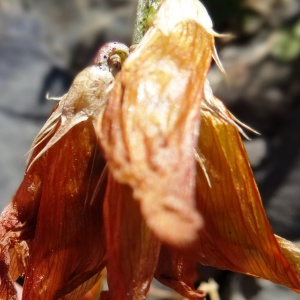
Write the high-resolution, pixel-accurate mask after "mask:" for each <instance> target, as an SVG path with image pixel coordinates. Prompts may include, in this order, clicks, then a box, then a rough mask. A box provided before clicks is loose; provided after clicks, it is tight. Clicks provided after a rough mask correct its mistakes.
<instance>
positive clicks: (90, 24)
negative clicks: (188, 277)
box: [0, 0, 300, 300]
mask: <svg viewBox="0 0 300 300" xmlns="http://www.w3.org/2000/svg"><path fill="white" fill-rule="evenodd" d="M203 3H204V4H205V5H206V6H207V8H208V10H209V12H210V14H211V17H212V19H213V20H214V23H215V29H216V30H217V31H219V32H231V33H233V34H234V35H235V38H234V39H230V40H228V39H227V40H226V39H223V40H218V41H217V43H218V49H219V54H220V57H221V60H222V62H223V64H224V66H225V69H226V72H227V82H225V80H224V77H223V75H222V74H221V73H220V72H219V71H218V70H217V68H215V67H213V68H212V71H211V73H210V80H211V83H212V86H213V89H214V92H215V94H216V95H217V96H218V97H219V98H221V99H222V100H223V101H224V102H225V103H226V104H227V105H228V107H229V108H230V110H231V111H232V112H233V113H234V114H235V115H236V116H237V117H238V118H239V119H240V120H241V121H243V122H245V123H247V124H248V125H250V126H252V127H253V128H254V129H256V130H257V131H259V132H260V133H261V135H251V138H252V140H251V141H246V142H245V143H246V147H247V150H248V153H249V157H250V160H251V164H252V167H253V170H254V172H255V176H256V179H257V182H258V185H259V188H260V191H261V195H262V198H263V201H264V205H265V208H266V211H267V215H268V218H269V220H270V222H271V224H272V227H273V229H274V231H275V232H276V233H277V234H279V235H281V236H283V237H286V238H289V239H292V240H294V241H300V1H299V0H263V1H261V0H226V1H225V0H206V1H203ZM134 19H135V0H132V1H130V0H73V1H68V0H66V1H58V0H52V1H49V0H0V141H1V142H0V154H1V155H0V208H1V209H3V208H4V206H5V205H6V204H7V203H8V202H9V200H10V198H11V196H12V195H13V193H14V191H15V190H16V189H17V187H18V185H19V183H20V181H21V179H22V176H23V172H24V167H25V163H26V157H25V156H24V155H25V154H26V152H27V151H28V150H29V148H30V145H31V142H32V140H33V138H34V136H35V135H36V134H37V133H38V131H39V129H40V128H41V126H42V124H43V123H44V121H45V119H46V118H47V116H48V114H49V112H50V111H51V107H52V106H53V102H51V101H47V100H46V99H45V95H46V93H47V92H49V94H50V96H60V95H62V94H64V93H65V92H66V91H67V90H68V87H69V86H70V84H71V82H72V80H73V78H74V76H75V75H76V74H77V73H78V72H79V71H80V70H82V69H83V68H84V67H85V66H87V65H88V64H89V63H90V61H91V58H92V57H93V55H94V54H95V52H96V51H97V49H98V48H99V46H101V45H102V44H103V43H105V42H106V41H112V40H118V41H121V42H124V43H126V44H128V45H129V44H130V41H131V35H132V26H133V22H134ZM50 213H51V212H50ZM201 274H202V275H201V276H202V278H203V279H207V278H208V277H210V276H213V275H214V276H215V278H216V280H217V281H218V283H219V284H220V285H221V289H220V293H221V299H222V300H243V299H251V300H271V299H287V300H288V299H289V300H296V299H300V296H299V295H297V294H295V293H293V292H290V291H287V290H286V289H284V288H282V287H278V286H274V285H273V284H271V283H269V282H266V281H262V280H255V279H251V278H249V277H247V276H242V275H237V274H232V273H229V272H219V271H216V270H212V269H205V270H201Z"/></svg>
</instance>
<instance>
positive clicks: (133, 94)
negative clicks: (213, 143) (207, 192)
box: [98, 21, 213, 247]
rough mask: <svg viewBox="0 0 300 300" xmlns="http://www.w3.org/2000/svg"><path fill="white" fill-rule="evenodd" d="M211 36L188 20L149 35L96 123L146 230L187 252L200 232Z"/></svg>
mask: <svg viewBox="0 0 300 300" xmlns="http://www.w3.org/2000/svg"><path fill="white" fill-rule="evenodd" d="M212 50H213V37H212V36H211V35H210V34H209V33H207V31H205V29H204V28H203V27H202V26H201V25H199V24H198V23H196V22H194V21H186V22H181V23H179V24H177V25H176V26H175V28H174V30H173V31H172V32H170V34H169V35H164V34H163V33H162V32H161V31H160V30H159V29H155V28H153V29H152V30H150V31H148V33H147V34H146V36H145V37H144V39H143V41H142V42H141V44H140V45H139V46H138V48H137V49H136V50H135V52H134V53H133V54H132V56H131V57H129V58H128V59H127V61H125V63H124V65H123V68H122V71H121V72H120V74H119V76H118V77H117V79H116V82H115V87H114V89H113V91H112V94H111V97H110V98H109V101H108V104H107V107H106V110H105V112H104V116H103V122H102V124H101V123H100V122H99V124H98V129H99V132H98V133H99V136H100V142H101V144H102V146H103V149H104V151H105V156H106V158H107V160H108V163H109V167H110V170H111V171H112V173H113V175H114V177H115V178H116V179H117V180H118V181H120V182H122V183H126V184H129V185H130V186H131V187H132V188H133V191H134V197H135V198H136V199H138V200H140V205H141V210H142V214H143V215H144V217H145V219H146V222H147V224H148V226H149V227H150V228H151V229H152V230H153V231H154V232H155V234H156V235H157V236H158V237H159V238H160V239H161V240H162V241H164V242H166V243H169V244H172V245H175V246H182V247H185V246H186V245H187V244H189V243H191V242H193V241H194V240H195V238H196V236H197V231H198V229H199V228H200V227H201V225H202V222H201V216H200V215H199V214H198V213H197V212H196V211H195V210H194V208H195V200H194V186H195V161H194V153H193V148H194V146H195V143H196V140H197V137H198V133H199V132H198V129H199V119H200V103H201V97H202V94H203V84H204V79H205V76H206V73H207V70H208V68H209V65H210V62H211V55H212Z"/></svg>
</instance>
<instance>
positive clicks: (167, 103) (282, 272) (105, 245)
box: [0, 0, 300, 300]
mask: <svg viewBox="0 0 300 300" xmlns="http://www.w3.org/2000/svg"><path fill="white" fill-rule="evenodd" d="M215 36H218V34H216V33H215V32H214V31H213V29H212V23H211V20H210V18H209V16H208V14H207V12H206V10H205V8H204V7H203V5H202V4H201V3H200V2H199V1H198V0H164V1H163V2H162V4H161V6H160V8H159V11H158V13H157V15H156V17H155V19H154V23H153V25H152V26H151V27H150V29H149V30H148V32H147V33H146V35H145V36H144V38H143V39H142V41H141V43H140V44H139V45H138V46H137V47H136V49H135V50H134V52H133V53H131V54H130V55H129V57H128V58H127V59H126V57H127V56H128V49H127V48H126V46H124V45H121V44H118V43H110V44H108V45H106V46H104V47H103V48H102V49H101V50H100V51H99V53H98V55H97V58H96V59H95V61H94V65H93V66H91V67H88V68H87V69H85V70H84V71H83V72H82V73H80V74H79V75H78V76H77V77H76V79H75V81H74V83H73V85H72V87H71V89H70V91H69V92H68V94H66V95H65V96H63V97H62V98H59V99H58V100H59V104H58V105H57V106H56V108H55V109H54V111H53V113H52V114H51V116H50V117H49V119H48V121H47V122H46V124H45V126H44V127H43V128H42V130H41V132H40V133H39V134H38V136H37V137H36V139H35V141H34V143H33V147H32V153H31V157H30V159H29V161H28V165H27V169H26V172H25V176H24V179H23V182H22V183H21V185H20V187H19V189H18V190H17V192H16V194H15V196H14V197H13V199H12V202H11V203H10V204H9V206H8V207H7V208H6V209H5V211H4V212H3V213H2V215H1V219H0V280H1V285H0V299H16V292H15V289H14V285H13V281H14V280H15V279H16V278H17V277H18V276H20V275H24V276H25V283H24V288H23V299H27V300H29V299H30V300H32V299H33V300H34V299H46V300H47V299H49V300H52V299H80V298H81V297H82V296H83V295H84V294H85V293H86V292H87V291H89V290H90V289H91V288H92V287H93V286H94V288H93V291H92V292H91V294H95V289H96V288H95V284H97V285H96V287H98V286H99V279H100V280H101V271H102V270H103V269H104V268H105V267H106V269H107V281H108V286H109V291H106V292H102V293H101V296H100V299H102V300H103V299H113V300H115V299H116V300H123V299H134V300H139V299H145V298H146V295H147V292H148V290H149V286H150V283H151V281H152V279H153V278H154V277H155V278H157V279H158V280H159V281H161V282H162V283H163V284H165V285H167V286H169V287H171V288H173V289H175V290H176V291H177V292H179V293H180V294H181V295H183V296H184V297H186V298H188V299H205V293H204V292H201V291H196V290H195V289H194V281H195V266H196V264H197V263H202V264H205V265H210V266H214V267H217V268H220V269H229V270H232V271H236V272H241V273H245V274H249V275H252V276H257V277H261V278H265V279H268V280H271V281H273V282H276V283H278V284H282V285H286V286H288V287H290V288H291V289H293V290H295V291H297V292H299V291H300V250H299V249H298V248H297V247H296V246H295V245H293V244H292V243H291V242H289V241H286V240H284V239H282V238H280V237H277V236H275V235H274V234H273V232H272V230H271V227H270V225H269V223H268V221H267V218H266V215H265V213H264V210H263V206H262V203H261V199H260V195H259V192H258V189H257V186H256V183H255V180H254V177H253V174H252V171H251V168H250V166H249V162H248V158H247V155H246V151H245V149H244V147H243V143H242V140H241V137H240V134H244V133H243V129H242V127H243V126H244V125H243V124H241V123H239V122H238V121H237V120H236V119H235V118H234V116H232V115H231V114H230V112H228V110H227V109H226V108H225V106H224V105H223V104H222V102H221V101H220V100H218V99H216V98H215V97H214V96H213V93H212V91H211V88H210V85H209V82H208V81H207V79H206V75H207V72H208V70H209V67H210V63H211V59H212V58H213V59H214V60H215V61H216V63H217V64H218V65H219V66H220V67H221V63H220V62H219V59H218V56H217V54H216V51H215V46H214V37H215ZM125 59H126V60H125ZM124 60H125V62H124V63H123V61H124ZM121 64H122V70H121V71H120V73H119V74H118V75H117V76H116V74H117V73H118V71H119V69H120V66H121ZM114 76H116V79H114Z"/></svg>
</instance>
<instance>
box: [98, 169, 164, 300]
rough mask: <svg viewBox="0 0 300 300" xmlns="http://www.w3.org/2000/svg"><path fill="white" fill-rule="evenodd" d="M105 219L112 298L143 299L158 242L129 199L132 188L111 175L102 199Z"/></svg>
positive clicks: (148, 284)
mask: <svg viewBox="0 0 300 300" xmlns="http://www.w3.org/2000/svg"><path fill="white" fill-rule="evenodd" d="M104 218H105V233H106V243H107V280H108V286H109V295H110V297H111V299H114V300H125V299H128V300H129V299H133V300H141V299H146V294H147V292H148V289H149V287H150V283H151V280H152V278H153V275H154V271H155V267H156V264H157V260H158V255H159V250H160V242H159V241H158V240H157V239H156V238H155V237H154V235H153V233H152V232H151V231H150V230H149V228H148V227H147V225H146V224H145V221H144V220H143V217H142V215H141V212H140V208H139V205H138V202H137V201H136V200H134V199H133V197H132V189H131V188H130V187H129V186H126V185H121V184H120V183H118V182H117V181H115V180H114V179H113V177H112V176H111V175H109V178H108V185H107V193H106V196H105V204H104ZM101 299H102V298H101Z"/></svg>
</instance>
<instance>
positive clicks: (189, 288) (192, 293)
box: [155, 246, 205, 300]
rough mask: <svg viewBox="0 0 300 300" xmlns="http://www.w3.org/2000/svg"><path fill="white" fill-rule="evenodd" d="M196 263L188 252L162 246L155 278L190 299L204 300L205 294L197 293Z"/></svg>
mask: <svg viewBox="0 0 300 300" xmlns="http://www.w3.org/2000/svg"><path fill="white" fill-rule="evenodd" d="M195 271H196V261H195V260H194V258H193V257H192V256H191V255H190V254H189V253H188V252H179V251H176V250H174V249H171V248H168V247H165V246H162V248H161V252H160V256H159V262H158V265H157V269H156V272H155V278H156V279H157V280H159V281H160V282H161V283H163V284H164V285H166V286H169V287H170V288H172V289H174V290H176V291H177V292H178V293H179V294H181V295H182V296H184V297H186V298H188V299H191V300H193V299H195V300H196V299H197V300H200V299H202V300H204V299H205V293H204V292H202V291H196V290H195V289H194V283H195V279H196V272H195Z"/></svg>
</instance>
